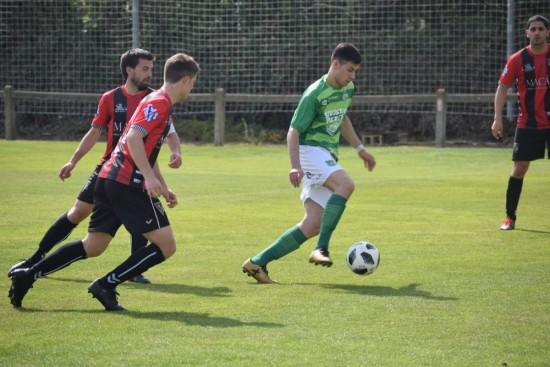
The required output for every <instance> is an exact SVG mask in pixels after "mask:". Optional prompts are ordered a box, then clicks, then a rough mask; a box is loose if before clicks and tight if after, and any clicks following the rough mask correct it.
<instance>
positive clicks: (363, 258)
mask: <svg viewBox="0 0 550 367" xmlns="http://www.w3.org/2000/svg"><path fill="white" fill-rule="evenodd" d="M346 262H347V263H348V266H349V268H350V269H351V271H353V272H354V273H355V274H360V275H368V274H372V273H374V271H375V270H376V268H378V265H379V264H380V252H379V251H378V249H377V248H376V246H374V245H373V244H372V243H370V242H367V241H361V242H357V243H354V244H353V245H352V246H351V247H350V248H349V250H348V255H347V256H346Z"/></svg>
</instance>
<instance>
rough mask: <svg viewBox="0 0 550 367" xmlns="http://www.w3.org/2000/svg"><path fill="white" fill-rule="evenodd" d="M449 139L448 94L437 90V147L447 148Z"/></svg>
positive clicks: (441, 89) (442, 90)
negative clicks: (446, 142) (446, 143)
mask: <svg viewBox="0 0 550 367" xmlns="http://www.w3.org/2000/svg"><path fill="white" fill-rule="evenodd" d="M446 138H447V92H445V89H443V88H440V89H438V90H437V99H436V105H435V146H436V147H438V148H444V147H445V140H446Z"/></svg>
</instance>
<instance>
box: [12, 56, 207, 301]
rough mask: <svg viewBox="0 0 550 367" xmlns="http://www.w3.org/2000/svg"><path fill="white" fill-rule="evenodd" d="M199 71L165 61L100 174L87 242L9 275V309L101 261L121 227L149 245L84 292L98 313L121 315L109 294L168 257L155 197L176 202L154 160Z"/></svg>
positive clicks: (164, 223) (185, 59)
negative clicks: (69, 271) (41, 282)
mask: <svg viewBox="0 0 550 367" xmlns="http://www.w3.org/2000/svg"><path fill="white" fill-rule="evenodd" d="M199 71H200V68H199V64H198V63H197V62H196V61H195V60H194V59H193V58H192V57H190V56H188V55H186V54H176V55H174V56H172V57H170V58H169V59H168V60H167V61H166V64H165V67H164V84H163V86H162V88H160V89H159V90H158V91H155V92H153V93H151V94H150V95H148V96H147V97H146V98H144V99H143V100H142V101H141V102H140V104H139V106H138V107H137V109H136V111H135V113H134V115H133V116H132V118H131V119H130V121H129V122H128V124H127V126H126V128H125V130H124V133H123V135H122V137H121V138H120V140H119V142H118V145H117V147H116V148H115V150H113V152H112V154H111V156H110V158H109V160H108V161H107V162H106V163H105V164H104V165H103V167H102V168H101V171H100V173H99V177H98V179H97V183H96V186H95V189H94V210H93V213H92V217H91V219H90V224H89V227H88V234H87V235H86V237H85V238H84V239H83V240H81V241H74V242H70V243H67V244H65V245H63V246H61V247H60V248H59V249H58V250H57V251H55V252H54V253H52V254H51V255H48V256H47V257H45V258H44V259H42V260H41V261H39V262H38V263H37V264H35V265H33V266H32V267H30V268H28V269H16V270H14V272H13V273H12V276H11V279H12V285H11V288H10V290H9V296H10V301H11V303H12V305H13V306H14V307H21V305H22V301H23V297H24V296H25V295H26V293H27V292H28V290H29V289H30V288H31V287H32V285H33V283H34V282H35V281H36V280H37V279H39V278H41V277H43V276H46V275H48V274H52V273H54V272H56V271H58V270H60V269H63V268H65V267H67V266H69V265H70V264H72V263H73V262H76V261H78V260H82V259H86V258H88V257H95V256H99V255H101V254H102V253H103V252H104V251H105V250H106V249H107V247H108V246H109V243H110V242H111V240H112V239H113V237H114V236H115V234H116V232H117V230H118V229H119V228H120V226H121V225H123V224H124V226H125V227H126V228H127V229H128V230H129V232H130V233H141V234H143V236H144V237H145V238H147V240H148V241H149V242H150V244H149V245H148V246H146V247H144V248H142V249H140V250H138V251H136V252H134V253H132V254H131V255H130V257H128V258H127V259H126V260H125V261H124V262H123V263H122V264H120V265H119V266H117V267H116V268H115V269H113V270H112V271H110V272H108V273H107V274H106V275H105V276H104V277H102V278H100V279H97V280H95V281H94V282H92V284H90V286H89V287H88V291H89V293H91V294H92V295H93V297H94V298H97V299H98V300H99V301H100V302H101V304H102V305H103V306H104V307H105V309H106V310H108V311H120V310H125V308H124V307H123V306H121V305H119V304H118V300H117V295H118V293H117V291H116V287H117V286H118V285H119V284H120V283H122V282H125V281H128V280H130V279H131V278H133V277H135V276H136V275H138V274H142V273H143V272H145V271H146V270H148V269H149V268H151V267H152V266H155V265H157V264H159V263H161V262H163V261H164V260H166V259H167V258H169V257H170V256H172V255H173V254H174V252H175V251H176V242H175V239H174V234H173V232H172V228H171V227H170V222H169V221H168V217H167V215H166V212H165V211H164V208H163V206H162V203H161V202H160V200H159V197H160V196H162V197H163V198H164V199H165V200H166V202H167V204H168V207H169V208H173V207H174V206H176V205H177V203H178V202H177V197H176V195H175V194H174V193H173V192H172V191H170V190H169V189H168V186H167V185H166V182H165V181H164V178H163V177H162V174H161V172H160V169H159V165H158V162H157V155H158V152H159V150H160V148H161V146H162V143H163V142H164V139H165V138H166V135H167V134H168V132H169V129H170V124H171V123H170V120H171V119H170V110H171V109H172V106H173V104H174V103H177V102H180V101H184V100H186V99H187V97H188V96H189V94H190V93H191V90H192V89H193V87H194V85H195V81H196V79H197V75H198V73H199Z"/></svg>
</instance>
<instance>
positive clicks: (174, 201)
mask: <svg viewBox="0 0 550 367" xmlns="http://www.w3.org/2000/svg"><path fill="white" fill-rule="evenodd" d="M163 196H164V200H166V203H167V204H168V207H169V208H173V207H175V206H176V205H178V198H177V197H176V194H174V193H173V192H172V190H170V189H168V193H167V195H163Z"/></svg>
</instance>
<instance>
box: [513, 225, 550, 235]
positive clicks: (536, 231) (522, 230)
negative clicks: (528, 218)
mask: <svg viewBox="0 0 550 367" xmlns="http://www.w3.org/2000/svg"><path fill="white" fill-rule="evenodd" d="M515 230H516V231H520V232H531V233H540V234H550V232H549V231H539V230H538V229H525V228H517V227H516V229H515Z"/></svg>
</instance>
